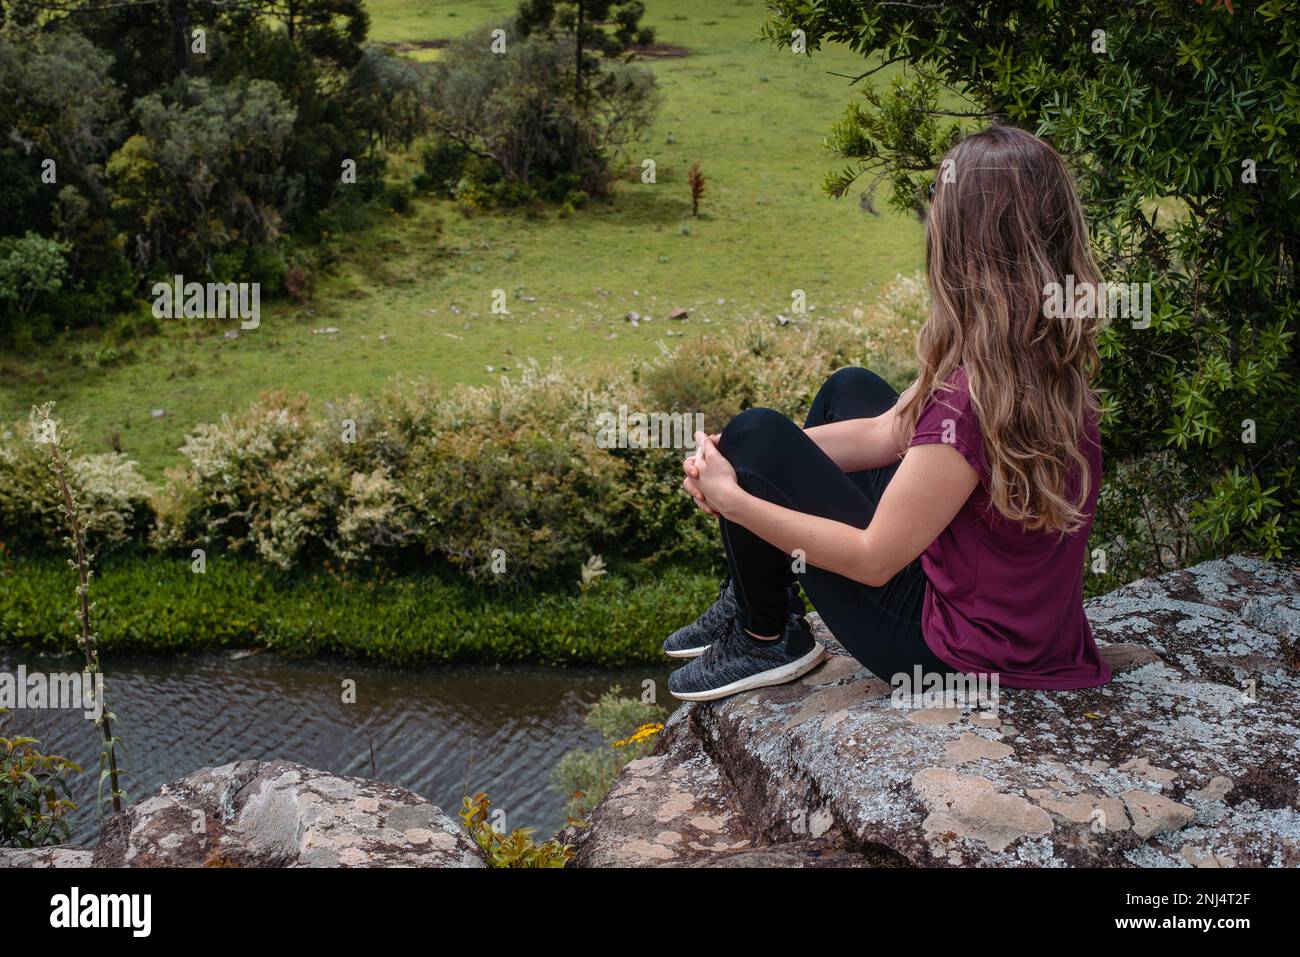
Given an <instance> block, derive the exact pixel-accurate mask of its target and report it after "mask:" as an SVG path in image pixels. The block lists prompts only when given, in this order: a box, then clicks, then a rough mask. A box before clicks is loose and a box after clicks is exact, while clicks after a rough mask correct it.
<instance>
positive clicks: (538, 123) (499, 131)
mask: <svg viewBox="0 0 1300 957" xmlns="http://www.w3.org/2000/svg"><path fill="white" fill-rule="evenodd" d="M572 67H573V50H572V48H571V46H570V45H568V44H567V43H566V42H564V41H563V40H560V39H554V38H551V37H548V36H546V35H545V34H543V33H537V34H534V35H532V36H528V37H523V36H519V35H518V34H517V33H516V34H515V35H513V36H510V37H509V39H508V42H507V44H506V48H505V51H504V52H494V51H493V43H492V38H491V35H490V29H489V28H487V27H485V28H483V29H481V30H477V31H474V32H472V33H470V34H467V35H466V36H465V37H464V38H462V39H461V40H459V41H457V42H455V43H453V44H452V45H451V46H450V47H448V49H447V51H446V55H445V56H443V57H442V58H440V59H439V60H438V61H437V62H436V63H435V64H434V65H433V69H432V72H431V75H430V82H429V97H430V108H431V110H432V111H433V119H432V123H433V127H434V129H436V130H437V131H438V133H439V134H440V135H441V136H442V137H443V138H444V139H445V140H448V141H450V142H453V143H457V144H459V145H460V146H461V147H463V148H464V149H465V151H467V152H469V153H472V154H473V155H474V156H476V157H478V158H479V159H480V160H482V161H485V162H487V163H490V164H492V165H494V166H495V167H496V168H497V170H499V173H500V175H502V176H504V177H505V178H506V179H509V180H514V181H517V182H525V183H529V184H531V185H533V186H534V188H537V189H539V190H542V189H545V188H546V184H548V183H550V182H552V181H553V180H555V179H556V177H558V176H561V175H563V174H574V175H576V177H577V180H576V182H575V183H574V184H573V185H574V186H576V185H578V184H579V183H580V184H581V185H583V187H584V188H585V189H586V191H587V192H588V193H590V194H593V195H594V194H596V193H599V192H604V191H605V188H607V184H608V172H607V164H608V162H609V158H610V157H611V156H614V155H616V154H619V153H620V152H622V151H623V150H624V149H625V148H626V147H627V146H628V145H630V144H631V143H632V142H634V141H636V140H637V139H639V138H640V137H641V136H642V135H643V134H644V132H645V131H646V129H647V128H648V127H649V125H650V123H651V122H652V120H653V118H654V114H655V112H656V110H657V109H658V106H659V102H660V99H661V97H660V95H659V93H658V90H657V87H656V85H655V79H654V74H653V73H652V72H650V71H649V70H648V69H646V68H645V67H641V66H636V65H633V64H628V63H621V62H618V63H611V64H610V65H608V66H606V67H604V68H603V69H601V70H600V72H599V74H598V75H595V76H593V77H592V78H591V79H590V81H589V82H590V86H589V88H588V89H586V90H584V92H583V93H582V96H581V104H580V105H579V103H578V102H577V101H575V93H574V90H573V89H572ZM566 77H567V79H566ZM472 178H477V177H472ZM447 179H449V177H440V180H441V181H442V182H446V180H447ZM480 182H483V180H481V179H480ZM571 188H572V186H570V187H567V188H565V189H563V190H562V191H561V195H563V194H564V193H567V192H568V191H569V189H571Z"/></svg>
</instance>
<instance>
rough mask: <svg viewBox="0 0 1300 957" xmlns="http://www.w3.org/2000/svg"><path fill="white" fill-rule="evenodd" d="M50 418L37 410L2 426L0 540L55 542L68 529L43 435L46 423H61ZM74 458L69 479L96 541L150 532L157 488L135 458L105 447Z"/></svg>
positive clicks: (115, 543)
mask: <svg viewBox="0 0 1300 957" xmlns="http://www.w3.org/2000/svg"><path fill="white" fill-rule="evenodd" d="M49 421H50V425H49V426H45V425H43V424H42V420H40V419H39V418H38V417H37V416H36V415H35V413H33V414H32V416H30V417H29V418H28V420H27V422H26V423H24V424H22V425H21V426H19V427H17V428H12V429H11V428H5V429H0V541H3V542H5V543H7V544H9V545H23V546H38V547H39V546H54V545H58V544H59V543H60V542H62V541H63V538H64V535H65V534H66V532H65V525H64V520H63V511H62V510H63V504H62V501H61V499H60V497H59V495H58V493H57V492H56V491H55V489H54V485H53V479H52V477H51V475H50V466H49V452H48V448H47V446H46V444H45V443H44V441H43V436H44V433H43V429H45V428H47V427H51V428H54V429H57V430H62V423H61V422H59V421H58V420H57V419H51V420H49ZM60 434H61V431H60ZM70 464H71V468H70V471H69V475H68V478H69V482H70V484H71V486H72V490H73V493H74V494H75V495H76V498H77V506H78V515H79V518H80V520H81V522H82V529H83V532H84V534H85V536H86V540H87V542H89V543H90V544H91V546H92V547H94V548H99V549H103V548H116V547H121V546H123V545H126V544H128V543H130V542H132V541H135V540H138V539H139V538H141V537H142V536H143V535H144V534H145V532H146V530H147V529H148V528H149V526H150V525H151V524H152V522H153V511H152V505H151V502H150V497H151V495H152V493H153V489H152V487H151V486H150V485H149V483H148V482H147V481H146V480H145V478H144V477H143V476H142V475H141V474H140V472H139V470H138V468H137V466H136V463H135V462H133V461H131V460H130V459H128V458H127V457H126V456H125V455H122V454H121V453H100V454H96V455H82V456H79V457H78V458H75V459H73V460H72V462H71V463H70Z"/></svg>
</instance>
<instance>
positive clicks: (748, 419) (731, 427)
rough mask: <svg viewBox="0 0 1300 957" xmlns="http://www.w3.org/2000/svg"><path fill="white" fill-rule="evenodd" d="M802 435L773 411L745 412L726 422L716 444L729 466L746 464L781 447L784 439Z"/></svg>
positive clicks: (795, 426)
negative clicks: (729, 463)
mask: <svg viewBox="0 0 1300 957" xmlns="http://www.w3.org/2000/svg"><path fill="white" fill-rule="evenodd" d="M796 433H802V430H801V429H800V428H799V426H797V425H795V424H794V423H793V422H791V421H790V420H789V419H788V418H786V417H785V416H784V415H782V414H781V413H780V412H777V411H776V410H775V409H766V408H762V407H755V408H752V409H746V410H745V411H744V412H741V413H740V414H739V415H737V416H736V417H735V418H734V419H732V420H731V421H730V422H728V423H727V425H726V427H725V428H724V429H723V430H722V437H721V439H720V440H719V442H718V446H719V448H720V449H721V450H722V454H723V455H725V456H726V457H727V458H728V459H729V460H730V461H731V463H732V465H733V466H734V465H749V464H752V463H753V461H754V460H755V458H756V457H757V456H759V455H761V454H764V453H767V452H770V451H771V450H773V449H776V448H779V447H781V445H782V444H783V442H784V441H785V440H786V438H787V437H789V436H791V435H793V434H796Z"/></svg>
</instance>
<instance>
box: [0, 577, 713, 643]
mask: <svg viewBox="0 0 1300 957" xmlns="http://www.w3.org/2000/svg"><path fill="white" fill-rule="evenodd" d="M717 586H718V582H717V578H716V576H714V575H711V574H707V573H698V572H690V571H686V570H683V569H680V568H669V569H664V570H656V571H654V572H650V571H647V570H645V569H636V568H629V569H625V570H616V571H614V572H612V573H611V574H608V575H606V576H605V577H604V578H602V579H601V580H600V581H599V582H597V583H596V584H595V585H593V586H592V587H591V588H589V589H588V590H587V591H585V592H579V591H578V589H577V588H576V587H575V588H574V589H573V591H572V592H571V593H567V594H555V593H551V594H526V593H519V594H508V593H503V592H500V591H494V590H492V589H490V588H487V587H472V586H470V585H468V584H465V583H462V582H456V581H450V580H447V579H443V578H438V577H436V576H434V575H431V574H410V575H402V576H396V575H391V574H390V575H385V576H382V577H376V578H369V579H366V578H359V577H356V575H355V574H354V573H350V574H349V575H348V576H347V577H342V576H336V575H334V574H332V573H330V572H328V571H313V572H301V573H293V574H289V573H280V572H275V571H273V570H270V569H268V568H267V567H266V566H265V565H263V564H261V563H257V562H253V561H250V560H246V559H238V558H232V557H211V558H209V559H208V562H207V570H206V571H205V572H204V573H203V574H195V573H194V572H192V571H191V570H190V563H189V561H188V560H183V559H178V558H168V557H162V556H156V555H150V556H109V557H107V558H105V559H104V560H103V561H102V563H98V565H97V570H96V574H95V578H94V580H93V582H92V585H91V599H92V600H93V601H94V602H95V609H94V617H93V620H94V626H95V628H96V630H97V631H98V632H99V633H100V640H99V647H100V650H101V651H102V652H103V653H104V654H105V656H106V657H111V656H113V655H117V654H129V655H138V654H175V653H197V652H211V651H221V650H231V649H262V650H266V651H272V652H275V653H276V654H277V655H281V656H286V657H290V658H315V657H321V656H327V657H337V658H344V659H358V660H365V661H372V662H380V663H383V664H387V665H392V666H396V667H419V666H425V665H441V664H494V665H495V664H509V663H532V664H539V665H590V666H595V667H602V668H614V667H623V666H628V665H637V664H643V663H657V662H661V661H662V660H663V657H662V655H663V653H662V650H661V647H660V646H661V643H662V642H663V638H664V635H666V634H668V633H669V632H671V631H672V630H673V629H674V628H677V627H679V626H680V625H681V624H682V623H683V622H685V621H689V620H690V619H691V618H693V617H694V616H695V615H697V614H698V613H699V611H700V609H702V608H704V607H706V606H707V605H708V603H709V602H710V601H711V600H712V599H713V598H714V597H715V595H716V591H717ZM75 588H76V576H75V575H74V574H73V572H72V571H71V570H70V569H69V568H68V566H67V563H66V561H65V560H64V559H63V558H62V557H60V556H56V555H49V556H43V557H39V558H30V557H24V558H14V557H5V558H0V644H6V645H12V646H16V647H18V648H22V649H24V650H27V651H36V652H45V653H58V654H64V653H66V654H72V653H73V652H74V651H75V650H76V649H75V648H74V645H73V641H72V638H71V637H70V636H71V630H70V629H71V616H72V611H73V606H74V601H75Z"/></svg>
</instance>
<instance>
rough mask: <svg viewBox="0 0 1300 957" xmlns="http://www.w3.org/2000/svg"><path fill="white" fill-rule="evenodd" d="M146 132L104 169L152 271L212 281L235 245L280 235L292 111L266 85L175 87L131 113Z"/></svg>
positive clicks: (288, 202)
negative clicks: (212, 271)
mask: <svg viewBox="0 0 1300 957" xmlns="http://www.w3.org/2000/svg"><path fill="white" fill-rule="evenodd" d="M134 117H135V120H136V122H137V123H138V124H139V128H140V132H139V133H137V134H136V135H134V136H132V137H131V138H130V139H129V140H127V141H126V143H125V144H123V146H122V148H121V149H119V150H118V151H117V152H116V153H115V154H114V155H113V156H112V158H110V159H109V161H108V167H107V172H108V179H109V182H110V184H111V185H112V187H113V190H114V196H113V209H114V211H115V212H116V214H117V215H118V217H119V218H120V219H121V221H122V223H123V225H124V226H125V227H126V229H127V230H128V231H129V233H130V235H131V236H132V237H133V244H134V246H135V248H137V249H140V250H143V251H144V252H145V256H144V259H145V261H146V262H147V263H149V264H151V265H152V264H156V263H162V264H167V265H168V266H169V267H171V268H176V269H179V270H182V271H184V270H189V271H192V272H194V273H195V274H197V275H202V274H206V273H207V269H206V268H205V267H207V266H208V265H209V263H210V261H211V260H210V257H211V256H212V254H213V253H215V252H219V251H221V250H224V249H226V248H227V247H228V246H230V245H231V244H232V243H235V242H241V243H252V244H265V243H269V242H272V241H274V240H275V239H277V238H278V237H279V235H280V223H281V219H282V217H283V215H284V213H285V212H286V211H288V210H291V209H292V206H293V202H294V191H295V187H294V184H293V183H292V181H291V180H290V179H288V178H287V177H286V176H285V173H284V168H283V166H284V163H283V158H284V156H285V153H286V149H287V147H288V145H289V139H290V136H291V134H292V131H293V126H294V121H295V119H296V112H295V111H294V109H293V107H292V106H291V105H290V104H289V102H288V101H287V100H286V99H285V97H284V96H283V95H282V94H281V92H280V90H279V88H278V87H277V86H276V85H275V84H273V83H271V82H269V81H266V80H251V81H243V82H238V83H234V84H231V85H229V86H221V87H214V86H212V85H211V84H210V83H209V82H208V81H207V80H205V79H196V80H186V81H183V82H178V83H177V84H176V85H175V86H174V87H172V88H171V90H169V92H168V94H167V95H165V96H164V95H162V94H150V95H149V96H146V97H144V98H142V99H141V100H139V101H138V102H137V103H136V105H135V110H134Z"/></svg>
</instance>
